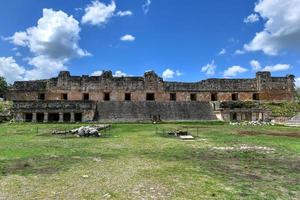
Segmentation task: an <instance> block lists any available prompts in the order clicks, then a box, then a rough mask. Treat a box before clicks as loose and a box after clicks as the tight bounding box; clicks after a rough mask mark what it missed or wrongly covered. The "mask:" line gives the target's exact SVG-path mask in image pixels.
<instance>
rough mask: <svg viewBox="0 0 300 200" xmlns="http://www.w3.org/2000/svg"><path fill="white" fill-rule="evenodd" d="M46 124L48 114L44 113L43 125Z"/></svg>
mask: <svg viewBox="0 0 300 200" xmlns="http://www.w3.org/2000/svg"><path fill="white" fill-rule="evenodd" d="M47 122H48V113H47V112H45V113H44V123H47Z"/></svg>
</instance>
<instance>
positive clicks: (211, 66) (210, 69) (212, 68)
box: [201, 60, 217, 75]
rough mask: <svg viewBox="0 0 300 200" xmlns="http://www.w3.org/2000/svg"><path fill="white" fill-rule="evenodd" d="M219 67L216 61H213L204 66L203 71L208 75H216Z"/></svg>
mask: <svg viewBox="0 0 300 200" xmlns="http://www.w3.org/2000/svg"><path fill="white" fill-rule="evenodd" d="M216 68H217V66H216V65H215V61H214V60H213V61H212V62H211V63H208V64H207V65H205V66H203V67H202V69H201V71H202V72H205V73H206V74H207V75H214V74H215V70H216Z"/></svg>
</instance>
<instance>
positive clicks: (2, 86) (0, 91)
mask: <svg viewBox="0 0 300 200" xmlns="http://www.w3.org/2000/svg"><path fill="white" fill-rule="evenodd" d="M7 90H8V84H7V82H6V80H5V78H4V77H1V76H0V97H4V95H5V94H6V92H7Z"/></svg>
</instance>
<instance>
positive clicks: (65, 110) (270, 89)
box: [8, 71, 295, 122]
mask: <svg viewBox="0 0 300 200" xmlns="http://www.w3.org/2000/svg"><path fill="white" fill-rule="evenodd" d="M294 93H295V91H294V76H293V75H287V76H286V77H272V76H271V73H270V72H258V73H257V74H256V77H255V78H251V79H207V80H203V81H199V82H193V83H188V82H169V81H163V79H162V78H161V77H159V76H157V74H156V73H155V72H153V71H149V72H146V73H145V74H144V76H143V77H113V75H112V72H111V71H104V72H103V74H102V75H101V76H86V75H84V76H71V75H70V73H69V72H68V71H62V72H60V73H59V75H58V77H55V78H51V79H47V80H36V81H17V82H15V83H14V84H13V86H12V87H11V88H10V91H9V94H8V99H10V100H12V101H13V115H14V119H15V120H16V121H32V122H89V121H150V120H153V121H160V120H216V119H221V120H227V121H229V120H238V121H243V120H248V121H251V120H253V121H256V120H265V119H267V118H268V115H269V112H268V111H266V110H263V109H260V108H258V107H244V106H235V105H241V104H240V103H238V102H254V103H255V102H258V103H259V102H282V101H293V99H294ZM232 102H233V103H232ZM224 105H225V106H224ZM226 105H227V106H226ZM228 105H229V106H228Z"/></svg>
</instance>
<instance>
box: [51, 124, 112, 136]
mask: <svg viewBox="0 0 300 200" xmlns="http://www.w3.org/2000/svg"><path fill="white" fill-rule="evenodd" d="M110 127H111V125H108V124H99V125H93V126H82V127H80V128H76V129H73V130H70V131H63V132H62V131H54V132H53V133H52V134H54V135H62V134H68V133H70V134H73V135H77V136H78V137H100V136H101V133H100V131H102V130H105V129H108V128H110Z"/></svg>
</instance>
